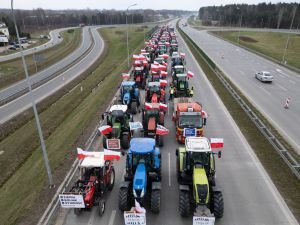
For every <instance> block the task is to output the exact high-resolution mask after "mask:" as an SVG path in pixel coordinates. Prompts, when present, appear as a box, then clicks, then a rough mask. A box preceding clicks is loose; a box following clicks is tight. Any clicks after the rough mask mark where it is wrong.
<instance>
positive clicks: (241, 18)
mask: <svg viewBox="0 0 300 225" xmlns="http://www.w3.org/2000/svg"><path fill="white" fill-rule="evenodd" d="M237 9H238V10H241V17H240V29H239V34H238V44H239V43H240V35H241V29H242V20H243V13H242V9H241V8H239V7H237Z"/></svg>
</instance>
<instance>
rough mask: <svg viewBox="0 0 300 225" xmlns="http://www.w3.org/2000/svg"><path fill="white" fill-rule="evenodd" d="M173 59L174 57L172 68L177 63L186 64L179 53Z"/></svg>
mask: <svg viewBox="0 0 300 225" xmlns="http://www.w3.org/2000/svg"><path fill="white" fill-rule="evenodd" d="M171 59H172V68H173V67H174V66H177V65H184V59H183V58H182V57H180V56H178V55H176V56H173V57H172V58H171Z"/></svg>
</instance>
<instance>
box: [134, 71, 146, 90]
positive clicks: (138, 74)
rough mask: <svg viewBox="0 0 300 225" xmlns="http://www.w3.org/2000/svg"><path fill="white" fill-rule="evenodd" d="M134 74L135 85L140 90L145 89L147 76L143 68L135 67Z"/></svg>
mask: <svg viewBox="0 0 300 225" xmlns="http://www.w3.org/2000/svg"><path fill="white" fill-rule="evenodd" d="M132 73H133V78H134V81H135V83H136V84H137V86H138V87H139V88H142V89H145V86H146V74H145V72H144V68H143V67H135V68H134V70H133V71H132Z"/></svg>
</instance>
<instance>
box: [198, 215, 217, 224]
mask: <svg viewBox="0 0 300 225" xmlns="http://www.w3.org/2000/svg"><path fill="white" fill-rule="evenodd" d="M214 224H215V218H214V217H204V216H200V217H199V216H193V225H214Z"/></svg>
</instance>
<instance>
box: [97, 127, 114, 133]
mask: <svg viewBox="0 0 300 225" xmlns="http://www.w3.org/2000/svg"><path fill="white" fill-rule="evenodd" d="M112 130H113V129H112V127H111V126H109V125H104V126H101V127H99V128H98V131H99V132H100V133H101V134H103V135H106V134H109V133H111V132H112Z"/></svg>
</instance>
